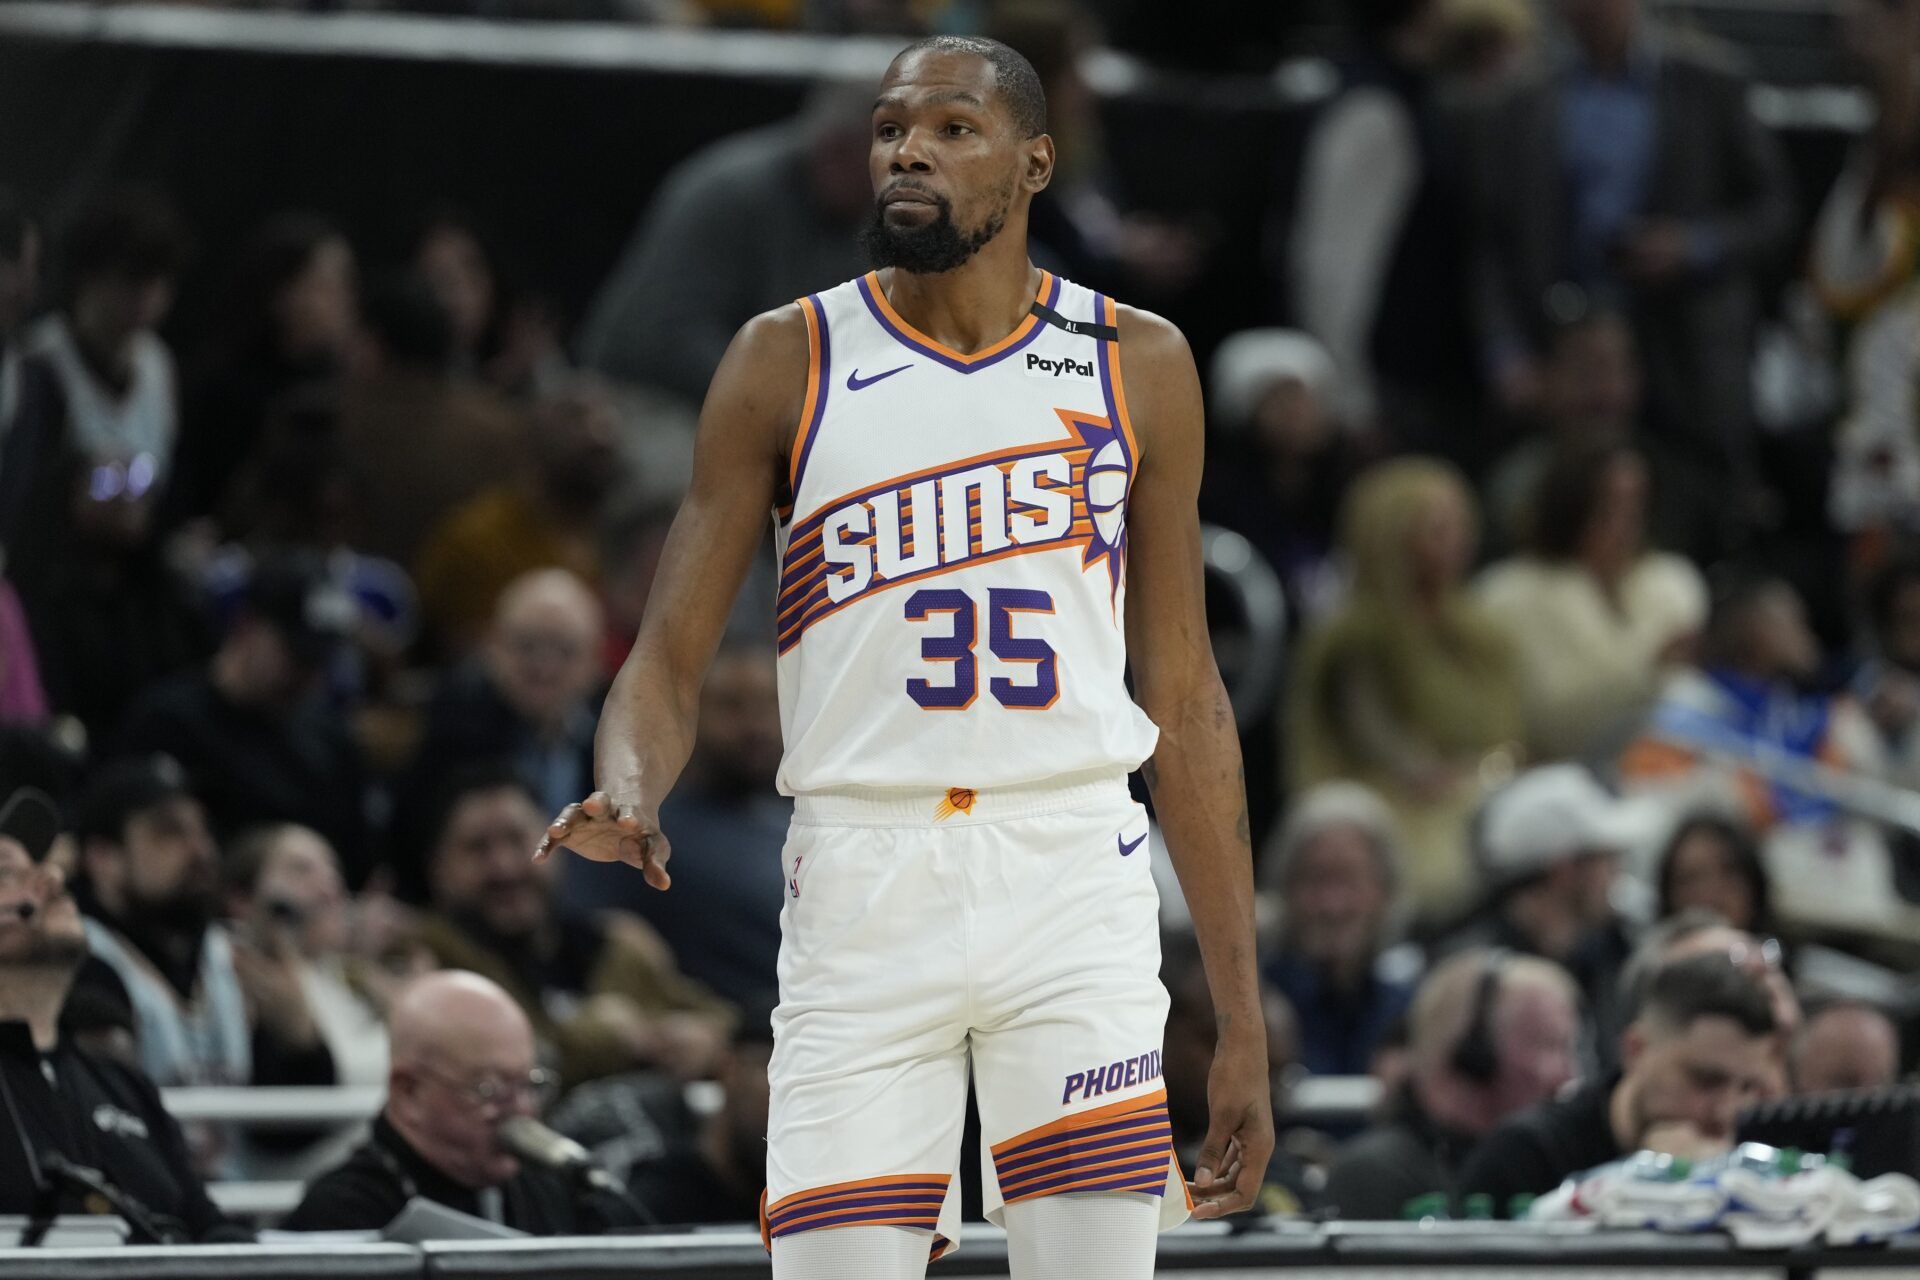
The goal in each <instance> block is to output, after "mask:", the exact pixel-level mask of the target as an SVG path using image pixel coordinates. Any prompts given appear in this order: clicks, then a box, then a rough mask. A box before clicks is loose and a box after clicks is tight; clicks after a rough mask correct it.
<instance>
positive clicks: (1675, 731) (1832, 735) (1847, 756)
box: [1620, 573, 1883, 831]
mask: <svg viewBox="0 0 1920 1280" xmlns="http://www.w3.org/2000/svg"><path fill="white" fill-rule="evenodd" d="M1701 658H1702V665H1701V668H1700V669H1699V670H1697V671H1696V670H1691V669H1689V670H1685V671H1680V672H1677V673H1675V674H1674V675H1673V676H1672V677H1671V678H1669V679H1668V681H1667V683H1666V687H1665V688H1664V689H1663V690H1662V691H1661V695H1660V699H1659V702H1658V703H1657V704H1656V705H1655V707H1654V709H1653V713H1652V715H1651V717H1650V720H1649V723H1648V725H1647V728H1646V730H1645V732H1644V733H1643V735H1642V736H1641V737H1640V738H1639V739H1637V740H1636V741H1635V742H1633V743H1632V744H1631V745H1630V746H1629V747H1628V748H1627V751H1626V752H1625V754H1624V755H1623V756H1622V758H1621V762H1620V767H1621V773H1622V775H1623V777H1625V778H1626V779H1628V780H1629V781H1630V782H1631V783H1632V784H1633V785H1635V786H1636V787H1638V788H1640V789H1642V790H1648V791H1652V790H1659V789H1666V790H1672V791H1678V792H1680V793H1682V794H1689V793H1692V792H1695V791H1698V790H1699V789H1700V787H1701V782H1702V777H1701V774H1702V771H1703V769H1706V768H1708V766H1707V762H1706V759H1705V755H1706V753H1708V752H1713V753H1731V754H1733V755H1734V756H1735V757H1737V758H1739V757H1744V758H1752V757H1754V756H1756V755H1759V754H1761V753H1766V752H1773V753H1778V754H1780V755H1784V756H1787V757H1790V758H1797V759H1799V760H1802V761H1808V762H1812V761H1818V762H1820V763H1822V764H1824V765H1827V766H1830V767H1832V768H1836V769H1840V770H1843V771H1855V772H1863V773H1867V774H1877V773H1879V772H1880V770H1881V768H1882V767H1883V764H1882V761H1881V759H1880V753H1879V742H1878V740H1877V738H1876V736H1875V734H1874V730H1873V726H1872V724H1871V723H1870V722H1869V721H1868V720H1867V718H1866V715H1865V714H1864V713H1863V712H1862V711H1861V710H1860V708H1859V707H1858V706H1857V705H1856V704H1855V703H1854V702H1853V701H1852V700H1851V699H1850V698H1846V697H1843V696H1842V697H1835V696H1829V695H1826V694H1821V693H1808V692H1803V689H1804V688H1805V686H1807V685H1808V684H1810V683H1811V682H1812V680H1813V678H1814V676H1815V675H1816V674H1817V673H1818V672H1819V670H1820V668H1821V665H1822V661H1823V659H1822V656H1821V652H1820V642H1819V641H1818V640H1817V639H1815V637H1814V634H1813V631H1812V629H1811V627H1809V626H1808V624H1807V618H1806V611H1805V609H1804V607H1803V606H1802V605H1801V602H1800V595H1799V593H1798V592H1797V591H1795V590H1794V589H1793V587H1792V586H1790V585H1789V584H1788V583H1787V582H1786V581H1785V580H1784V579H1782V578H1778V577H1774V576H1772V575H1771V574H1768V573H1761V574H1756V575H1747V576H1735V577H1732V578H1730V579H1729V581H1728V583H1727V585H1726V586H1725V587H1724V588H1723V589H1722V590H1721V591H1720V592H1719V593H1718V598H1717V599H1716V600H1715V602H1714V606H1713V612H1712V617H1711V618H1710V620H1709V622H1708V626H1707V632H1706V637H1705V641H1704V643H1703V645H1702V653H1701ZM1714 768H1716V769H1717V766H1714ZM1731 784H1732V785H1731V787H1730V788H1729V796H1728V798H1730V799H1737V800H1738V801H1740V802H1742V803H1743V805H1744V815H1743V816H1744V818H1745V820H1746V822H1747V824H1748V825H1749V826H1751V827H1753V828H1754V829H1755V830H1758V831H1765V830H1766V829H1767V828H1769V827H1771V826H1773V825H1774V824H1776V823H1781V824H1789V825H1806V824H1813V823H1819V822H1823V821H1825V820H1827V819H1828V818H1830V817H1832V816H1833V815H1834V814H1835V813H1836V812H1837V810H1836V808H1835V806H1834V805H1833V803H1832V802H1831V801H1829V800H1827V799H1825V798H1823V797H1821V796H1817V795H1813V794H1809V793H1806V792H1802V791H1798V790H1795V789H1793V788H1791V787H1788V786H1787V785H1785V784H1784V783H1783V782H1780V781H1769V780H1767V779H1766V778H1764V777H1763V776H1761V775H1760V774H1758V773H1757V772H1755V771H1753V770H1752V769H1750V768H1748V767H1747V766H1746V765H1745V764H1742V765H1741V766H1739V767H1738V768H1737V770H1736V772H1735V774H1734V776H1733V778H1732V779H1731Z"/></svg>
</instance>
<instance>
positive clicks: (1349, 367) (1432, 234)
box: [1275, 0, 1488, 470]
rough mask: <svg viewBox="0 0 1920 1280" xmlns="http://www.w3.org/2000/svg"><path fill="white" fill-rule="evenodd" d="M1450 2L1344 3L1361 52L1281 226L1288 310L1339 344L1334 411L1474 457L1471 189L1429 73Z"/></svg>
mask: <svg viewBox="0 0 1920 1280" xmlns="http://www.w3.org/2000/svg"><path fill="white" fill-rule="evenodd" d="M1446 10H1447V6H1446V5H1445V4H1444V3H1442V0H1362V2H1361V3H1357V4H1354V5H1351V6H1350V7H1349V12H1350V13H1352V14H1353V16H1354V19H1355V25H1356V27H1357V28H1358V31H1357V35H1358V37H1359V38H1358V41H1357V47H1356V54H1355V56H1353V57H1352V58H1350V59H1348V60H1347V62H1346V63H1345V65H1344V66H1343V67H1342V68H1341V71H1342V85H1341V88H1340V90H1339V91H1338V92H1337V93H1336V94H1335V96H1334V97H1333V99H1332V100H1331V102H1330V103H1329V104H1328V105H1327V106H1325V107H1324V108H1322V109H1321V111H1320V112H1319V114H1318V116H1317V117H1316V119H1315V120H1314V121H1313V123H1312V125H1311V126H1310V127H1309V131H1308V135H1307V139H1306V143H1305V154H1304V157H1303V158H1302V159H1301V161H1300V176H1299V195H1298V197H1297V200H1296V204H1295V207H1294V208H1293V209H1292V210H1291V217H1290V218H1289V219H1288V220H1287V223H1286V227H1285V236H1284V240H1281V237H1275V239H1276V240H1277V241H1281V243H1279V244H1277V245H1276V248H1278V249H1279V250H1280V252H1279V254H1278V255H1277V256H1279V257H1280V258H1281V259H1282V260H1281V262H1280V263H1279V264H1277V265H1278V266H1279V267H1280V274H1281V276H1282V278H1283V280H1284V282H1285V295H1286V297H1287V299H1288V301H1289V302H1290V303H1291V309H1292V312H1293V313H1294V314H1295V315H1297V316H1299V318H1300V326H1301V328H1303V329H1305V330H1306V331H1307V332H1309V333H1311V334H1313V336H1314V337H1316V338H1318V339H1319V340H1320V341H1321V342H1323V343H1325V344H1326V346H1327V348H1328V350H1329V351H1331V352H1332V353H1333V359H1334V363H1335V366H1336V368H1337V369H1338V370H1339V381H1338V399H1337V402H1336V403H1337V409H1338V412H1339V414H1340V416H1341V418H1342V419H1344V420H1345V421H1347V422H1350V423H1353V424H1354V425H1356V426H1358V427H1362V428H1367V429H1378V430H1379V431H1381V432H1382V433H1384V434H1385V435H1386V436H1387V437H1388V438H1389V439H1391V440H1392V441H1393V443H1394V444H1395V445H1396V446H1397V447H1399V448H1401V449H1406V450H1413V451H1419V452H1426V453H1436V454H1441V455H1444V456H1446V457H1447V458H1449V459H1451V460H1452V461H1454V462H1456V463H1458V464H1459V465H1461V466H1463V467H1465V468H1468V469H1469V470H1477V469H1478V465H1479V464H1480V463H1481V462H1482V461H1483V460H1484V454H1485V452H1486V449H1487V444H1488V442H1487V440H1486V438H1485V433H1484V427H1483V419H1482V415H1481V414H1480V413H1479V412H1478V409H1477V403H1478V401H1479V399H1480V389H1479V386H1478V383H1477V379H1476V377H1475V363H1476V362H1475V360H1474V354H1473V346H1472V326H1471V325H1470V324H1469V323H1468V315H1467V310H1466V305H1465V304H1466V300H1467V293H1468V291H1467V279H1468V275H1467V271H1468V264H1469V260H1470V254H1471V247H1472V246H1471V243H1470V240H1469V237H1468V234H1467V222H1466V216H1465V215H1466V207H1467V192H1466V191H1465V190H1464V189H1463V187H1462V183H1461V178H1462V170H1463V167H1462V165H1461V164H1460V162H1459V157H1458V155H1457V151H1458V141H1457V139H1456V138H1455V137H1454V136H1453V134H1454V131H1453V130H1452V128H1451V127H1450V125H1451V114H1450V113H1449V112H1447V111H1446V110H1444V109H1443V106H1442V102H1441V94H1440V85H1439V83H1438V77H1437V75H1436V69H1437V64H1438V62H1439V60H1440V59H1441V57H1442V56H1443V54H1444V53H1445V52H1446V38H1447V27H1448V15H1447V12H1446Z"/></svg>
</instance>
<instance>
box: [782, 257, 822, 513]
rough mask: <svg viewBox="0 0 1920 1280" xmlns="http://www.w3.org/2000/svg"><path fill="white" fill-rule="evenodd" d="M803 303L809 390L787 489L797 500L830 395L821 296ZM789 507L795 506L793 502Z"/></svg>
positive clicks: (796, 433) (802, 406) (789, 464)
mask: <svg viewBox="0 0 1920 1280" xmlns="http://www.w3.org/2000/svg"><path fill="white" fill-rule="evenodd" d="M799 305H800V314H801V315H802V316H803V317H805V319H806V322H807V394H806V398H805V399H804V400H802V401H801V402H800V423H799V425H798V427H796V428H795V430H794V437H793V449H792V450H791V452H790V453H789V455H788V458H787V492H788V493H789V494H791V495H793V499H792V500H793V502H798V501H799V497H800V472H801V468H802V466H803V465H804V463H805V462H806V458H807V453H808V452H809V450H810V449H811V448H812V446H813V437H814V433H815V432H816V431H817V430H818V429H819V426H820V416H821V410H822V409H823V408H824V407H825V402H826V398H827V388H826V385H825V382H824V379H823V375H824V374H825V373H826V370H825V369H824V368H822V363H823V357H824V355H825V350H824V347H823V344H822V342H821V334H822V331H823V330H824V328H825V326H826V317H825V316H824V315H823V314H822V312H821V310H820V301H819V299H817V298H815V297H813V296H812V295H808V296H807V297H804V298H801V299H800V300H799ZM788 509H789V510H791V509H792V506H791V503H790V504H789V506H788Z"/></svg>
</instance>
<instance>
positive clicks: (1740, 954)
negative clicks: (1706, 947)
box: [1727, 938, 1782, 973]
mask: <svg viewBox="0 0 1920 1280" xmlns="http://www.w3.org/2000/svg"><path fill="white" fill-rule="evenodd" d="M1781 958H1782V952H1781V950H1780V939H1778V938H1756V939H1754V940H1753V941H1752V942H1736V943H1734V944H1733V945H1732V946H1730V947H1728V948H1727V959H1729V960H1731V961H1733V966H1734V968H1736V969H1752V968H1756V967H1758V968H1762V969H1765V970H1767V971H1768V972H1770V973H1777V972H1779V970H1780V964H1781Z"/></svg>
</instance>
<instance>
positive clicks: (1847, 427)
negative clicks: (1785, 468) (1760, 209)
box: [1809, 0, 1920, 568]
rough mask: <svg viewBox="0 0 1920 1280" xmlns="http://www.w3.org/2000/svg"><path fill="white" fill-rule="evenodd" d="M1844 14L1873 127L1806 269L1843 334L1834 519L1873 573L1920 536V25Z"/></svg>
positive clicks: (1910, 16) (1908, 5) (1899, 4)
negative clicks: (1877, 563) (1919, 249)
mask: <svg viewBox="0 0 1920 1280" xmlns="http://www.w3.org/2000/svg"><path fill="white" fill-rule="evenodd" d="M1844 13H1845V15H1846V21H1845V23H1844V25H1843V27H1842V31H1843V33H1844V36H1845V40H1846V45H1847V51H1848V53H1849V54H1851V55H1852V59H1851V60H1852V62H1853V63H1854V65H1856V66H1858V67H1860V68H1861V69H1862V70H1863V71H1864V72H1865V79H1866V82H1867V83H1866V87H1867V89H1868V91H1869V92H1870V93H1871V94H1872V95H1873V97H1874V98H1875V100H1876V101H1875V104H1874V105H1875V108H1876V109H1875V111H1874V114H1873V120H1874V124H1873V127H1872V129H1871V130H1869V131H1868V132H1867V134H1866V136H1865V137H1864V138H1862V139H1861V141H1860V143H1859V144H1858V145H1857V146H1856V147H1855V148H1854V151H1853V154H1852V155H1851V156H1849V157H1848V160H1847V164H1846V167H1845V168H1844V169H1843V170H1842V171H1841V174H1840V176H1839V178H1838V180H1837V181H1835V182H1834V184H1833V186H1832V187H1831V188H1830V189H1829V190H1828V192H1827V197H1826V203H1825V204H1824V205H1823V206H1822V208H1821V210H1820V215H1819V218H1818V220H1817V221H1816V222H1815V225H1814V228H1813V236H1812V251H1811V253H1810V255H1809V257H1810V264H1809V265H1810V268H1811V274H1812V277H1813V285H1814V288H1815V290H1816V292H1817V293H1818V295H1819V297H1820V300H1821V301H1822V302H1823V303H1824V304H1825V306H1826V308H1827V310H1828V311H1829V312H1830V313H1831V314H1832V316H1833V317H1834V319H1836V320H1838V321H1839V322H1840V323H1841V324H1843V325H1845V326H1846V331H1845V337H1846V345H1845V352H1846V359H1845V371H1846V383H1845V386H1846V394H1847V400H1848V404H1847V406H1846V411H1845V416H1844V417H1843V418H1842V420H1841V422H1840V424H1839V427H1838V430H1837V431H1836V432H1835V435H1834V452H1835V455H1836V456H1835V459H1834V465H1833V473H1832V480H1831V490H1830V493H1829V498H1828V503H1829V513H1830V515H1831V517H1832V519H1833V522H1834V523H1835V524H1836V525H1838V526H1839V527H1840V530H1841V531H1842V532H1843V533H1845V534H1849V535H1853V537H1854V539H1855V549H1856V554H1857V555H1858V557H1859V559H1860V560H1862V561H1863V562H1864V563H1862V564H1861V566H1860V567H1862V568H1867V567H1869V566H1870V565H1871V560H1870V557H1872V556H1873V555H1874V554H1876V551H1877V550H1878V548H1879V547H1881V546H1883V545H1884V543H1885V541H1886V539H1887V537H1888V535H1890V534H1902V533H1908V532H1911V531H1913V530H1914V529H1915V528H1917V527H1920V403H1916V400H1915V396H1914V390H1913V389H1914V383H1915V375H1916V366H1917V365H1920V307H1916V302H1917V301H1920V289H1917V288H1916V283H1917V280H1916V277H1917V276H1920V256H1916V255H1915V253H1914V251H1913V245H1914V237H1915V234H1916V232H1917V231H1920V207H1916V204H1915V199H1914V196H1915V193H1916V192H1917V191H1920V151H1917V150H1916V148H1915V145H1914V142H1915V139H1916V137H1920V96H1917V95H1916V91H1915V86H1914V83H1913V67H1914V63H1915V61H1916V59H1920V21H1916V20H1915V18H1916V11H1915V5H1914V3H1913V0H1894V2H1893V3H1888V4H1877V5H1868V4H1862V5H1850V6H1848V7H1847V8H1846V9H1845V10H1844Z"/></svg>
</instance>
